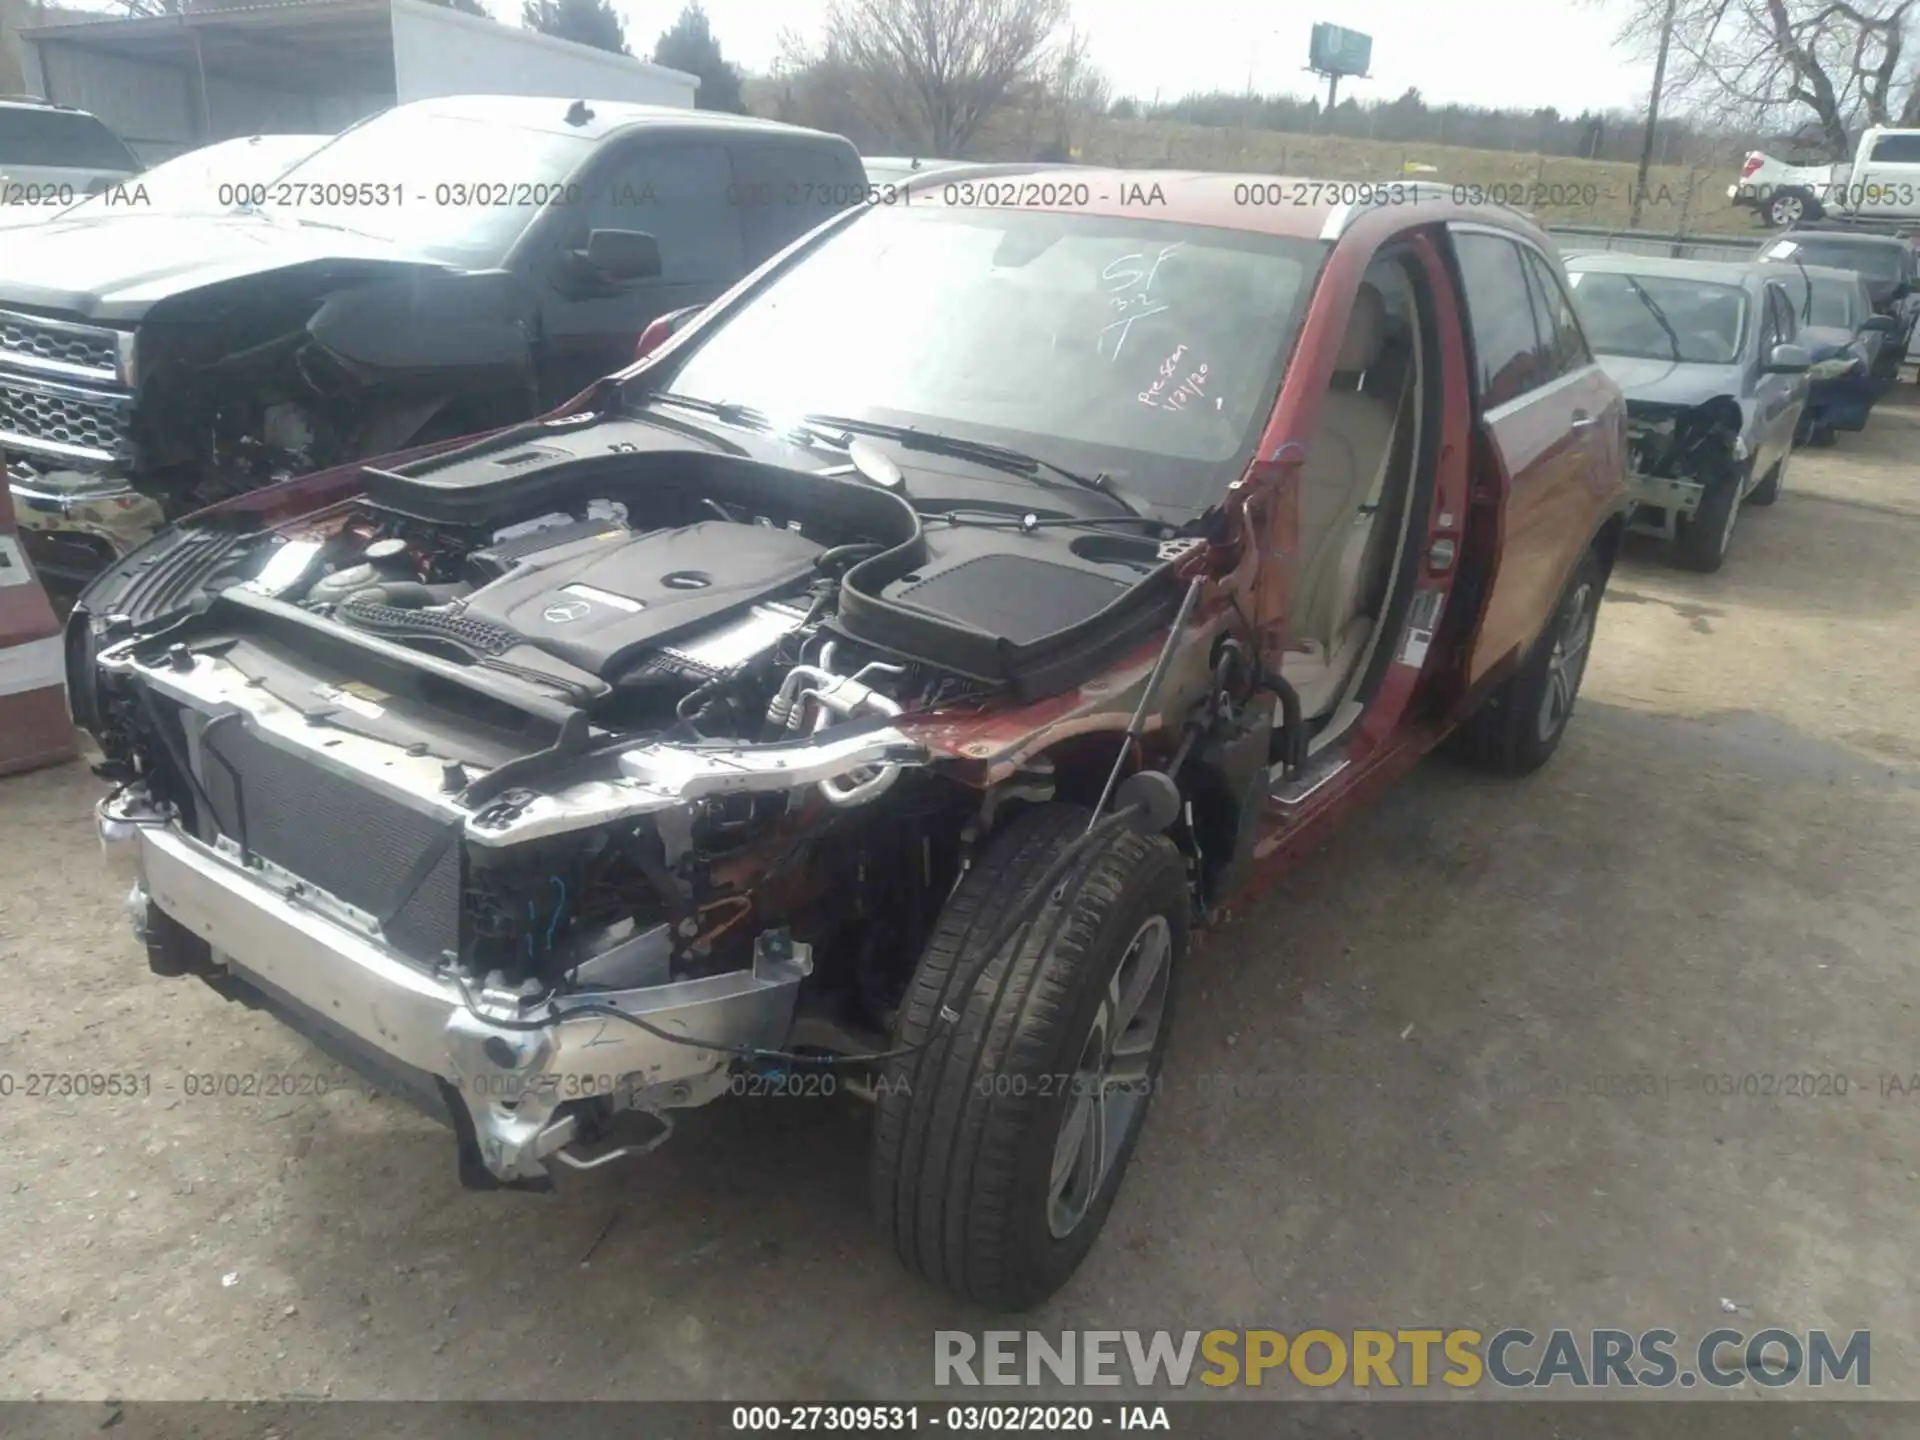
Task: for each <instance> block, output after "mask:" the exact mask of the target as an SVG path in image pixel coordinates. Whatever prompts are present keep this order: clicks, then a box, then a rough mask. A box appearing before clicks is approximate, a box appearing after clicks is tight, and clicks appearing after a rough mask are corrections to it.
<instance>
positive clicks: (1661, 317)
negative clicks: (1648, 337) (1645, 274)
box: [1620, 275, 1680, 365]
mask: <svg viewBox="0 0 1920 1440" xmlns="http://www.w3.org/2000/svg"><path fill="white" fill-rule="evenodd" d="M1620 278H1621V279H1623V280H1625V281H1626V282H1627V285H1628V287H1629V288H1630V289H1631V290H1632V291H1633V293H1634V294H1636V295H1638V296H1639V297H1640V303H1641V304H1642V305H1645V306H1646V307H1647V310H1648V311H1649V312H1650V313H1651V314H1652V316H1653V318H1654V319H1655V320H1657V321H1659V322H1660V328H1661V329H1662V330H1664V331H1666V332H1667V344H1669V345H1671V346H1672V347H1673V363H1674V364H1676V365H1678V364H1679V363H1680V336H1679V335H1678V334H1677V333H1676V332H1675V330H1674V328H1673V322H1672V321H1671V320H1669V319H1667V312H1666V311H1664V310H1662V309H1661V308H1660V305H1659V302H1657V301H1656V300H1655V299H1654V298H1653V296H1651V295H1649V294H1648V293H1647V289H1646V286H1644V285H1642V284H1641V283H1640V282H1639V281H1638V280H1636V279H1634V278H1633V276H1631V275H1622V276H1621V277H1620Z"/></svg>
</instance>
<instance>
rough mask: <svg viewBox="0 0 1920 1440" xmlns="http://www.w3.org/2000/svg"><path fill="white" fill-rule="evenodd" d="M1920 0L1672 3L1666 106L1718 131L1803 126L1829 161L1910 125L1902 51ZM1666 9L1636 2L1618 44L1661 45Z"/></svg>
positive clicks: (1918, 109) (1917, 106)
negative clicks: (1868, 133) (1713, 123)
mask: <svg viewBox="0 0 1920 1440" xmlns="http://www.w3.org/2000/svg"><path fill="white" fill-rule="evenodd" d="M1916 4H1920V0H1677V3H1676V4H1675V5H1674V9H1673V17H1674V18H1673V41H1672V47H1671V48H1672V54H1671V57H1670V60H1669V69H1668V72H1667V74H1666V76H1665V83H1664V86H1663V89H1664V98H1667V99H1671V100H1677V101H1686V102H1691V103H1692V104H1693V105H1694V106H1695V107H1696V108H1698V109H1701V110H1704V111H1707V112H1709V113H1711V114H1712V115H1714V117H1715V118H1716V119H1717V120H1718V121H1719V122H1720V123H1721V124H1722V125H1723V126H1727V125H1731V126H1737V127H1740V128H1746V129H1756V130H1764V129H1768V128H1782V127H1785V126H1787V125H1789V124H1791V123H1792V122H1793V121H1795V120H1806V121H1809V122H1810V124H1811V128H1812V129H1813V130H1814V131H1815V132H1816V133H1817V134H1818V136H1819V141H1820V144H1821V145H1822V146H1823V147H1824V148H1826V149H1827V150H1828V151H1829V152H1831V153H1832V154H1833V155H1834V156H1835V158H1844V157H1845V156H1846V155H1847V154H1848V153H1849V152H1850V150H1851V149H1852V144H1851V139H1850V136H1851V134H1852V132H1854V131H1855V130H1857V129H1859V128H1860V127H1862V126H1865V125H1886V124H1893V123H1914V121H1915V119H1916V118H1920V87H1916V86H1915V84H1914V81H1915V75H1914V72H1913V69H1912V65H1911V62H1910V60H1909V58H1908V52H1907V49H1906V38H1907V35H1906V32H1907V24H1908V20H1909V18H1910V16H1912V15H1913V14H1914V13H1915V8H1916ZM1667 8H1668V0H1633V4H1632V5H1631V7H1630V9H1629V11H1628V19H1627V22H1626V24H1625V26H1624V28H1623V31H1622V38H1623V39H1624V40H1626V41H1627V42H1629V43H1630V44H1634V45H1636V46H1637V47H1639V48H1642V49H1650V48H1651V47H1652V46H1653V45H1654V44H1655V43H1657V39H1658V36H1659V34H1660V31H1661V25H1662V20H1663V18H1664V16H1665V14H1666V11H1667Z"/></svg>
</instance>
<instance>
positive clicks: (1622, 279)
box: [1567, 270, 1747, 365]
mask: <svg viewBox="0 0 1920 1440" xmlns="http://www.w3.org/2000/svg"><path fill="white" fill-rule="evenodd" d="M1567 279H1568V281H1569V282H1570V283H1571V284H1572V285H1573V303H1574V307H1575V308H1576V309H1578V310H1579V312H1580V322H1581V324H1582V325H1584V326H1585V327H1586V331H1587V340H1588V342H1589V343H1590V344H1591V345H1592V346H1593V348H1594V349H1595V350H1597V351H1598V352H1599V353H1601V354H1602V355H1622V356H1630V357H1633V358H1636V359H1643V360H1680V361H1685V362H1687V363H1690V364H1698V365H1730V364H1732V363H1733V362H1734V360H1735V359H1737V358H1738V357H1739V354H1740V347H1741V345H1742V343H1743V342H1744V341H1745V339H1746V333H1747V295H1746V292H1745V291H1744V290H1742V289H1741V288H1740V287H1739V286H1737V285H1722V284H1718V283H1716V282H1713V281H1702V280H1687V279H1680V278H1678V277H1675V276H1672V275H1628V274H1622V273H1620V272H1618V271H1610V270H1574V271H1572V272H1570V273H1569V274H1568V276H1567Z"/></svg>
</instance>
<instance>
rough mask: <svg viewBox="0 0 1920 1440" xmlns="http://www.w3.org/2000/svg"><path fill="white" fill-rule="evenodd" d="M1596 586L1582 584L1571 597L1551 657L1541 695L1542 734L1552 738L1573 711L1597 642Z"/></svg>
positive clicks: (1540, 720) (1548, 660) (1545, 738)
mask: <svg viewBox="0 0 1920 1440" xmlns="http://www.w3.org/2000/svg"><path fill="white" fill-rule="evenodd" d="M1591 598H1592V589H1591V587H1589V586H1586V585H1582V586H1581V587H1580V588H1579V589H1578V590H1576V591H1574V592H1573V594H1572V595H1571V596H1569V597H1568V599H1567V609H1566V614H1565V616H1564V618H1563V619H1562V620H1561V621H1560V631H1559V634H1557V635H1556V636H1555V637H1554V641H1553V649H1552V651H1551V652H1550V653H1549V654H1548V656H1547V684H1546V693H1545V694H1543V695H1542V696H1541V697H1540V715H1539V733H1540V738H1541V739H1542V740H1547V739H1551V738H1552V736H1553V734H1554V732H1555V731H1556V730H1557V729H1558V728H1559V727H1560V726H1562V725H1564V724H1565V723H1566V720H1567V716H1568V715H1569V714H1571V713H1572V711H1573V700H1574V696H1575V695H1576V694H1578V693H1579V688H1580V677H1581V675H1582V673H1583V672H1584V671H1585V669H1586V664H1587V649H1588V647H1589V646H1590V645H1591V644H1592V642H1593V612H1592V605H1591Z"/></svg>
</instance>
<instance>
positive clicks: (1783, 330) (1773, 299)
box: [1760, 285, 1800, 355]
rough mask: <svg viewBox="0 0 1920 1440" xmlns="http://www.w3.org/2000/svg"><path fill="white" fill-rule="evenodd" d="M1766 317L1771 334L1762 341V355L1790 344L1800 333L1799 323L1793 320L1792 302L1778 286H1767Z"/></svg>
mask: <svg viewBox="0 0 1920 1440" xmlns="http://www.w3.org/2000/svg"><path fill="white" fill-rule="evenodd" d="M1767 316H1768V319H1769V320H1770V321H1771V326H1770V328H1771V330H1772V332H1773V333H1772V334H1771V335H1769V336H1767V337H1766V338H1765V339H1764V340H1763V341H1762V344H1761V351H1760V353H1761V354H1762V355H1769V354H1771V353H1772V352H1773V347H1774V346H1776V345H1787V344H1791V343H1792V341H1793V337H1794V336H1796V335H1798V334H1799V333H1800V322H1799V321H1797V320H1795V319H1794V318H1793V301H1791V300H1789V299H1788V298H1787V292H1786V291H1784V290H1782V289H1781V288H1780V287H1779V286H1778V285H1769V286H1767Z"/></svg>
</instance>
